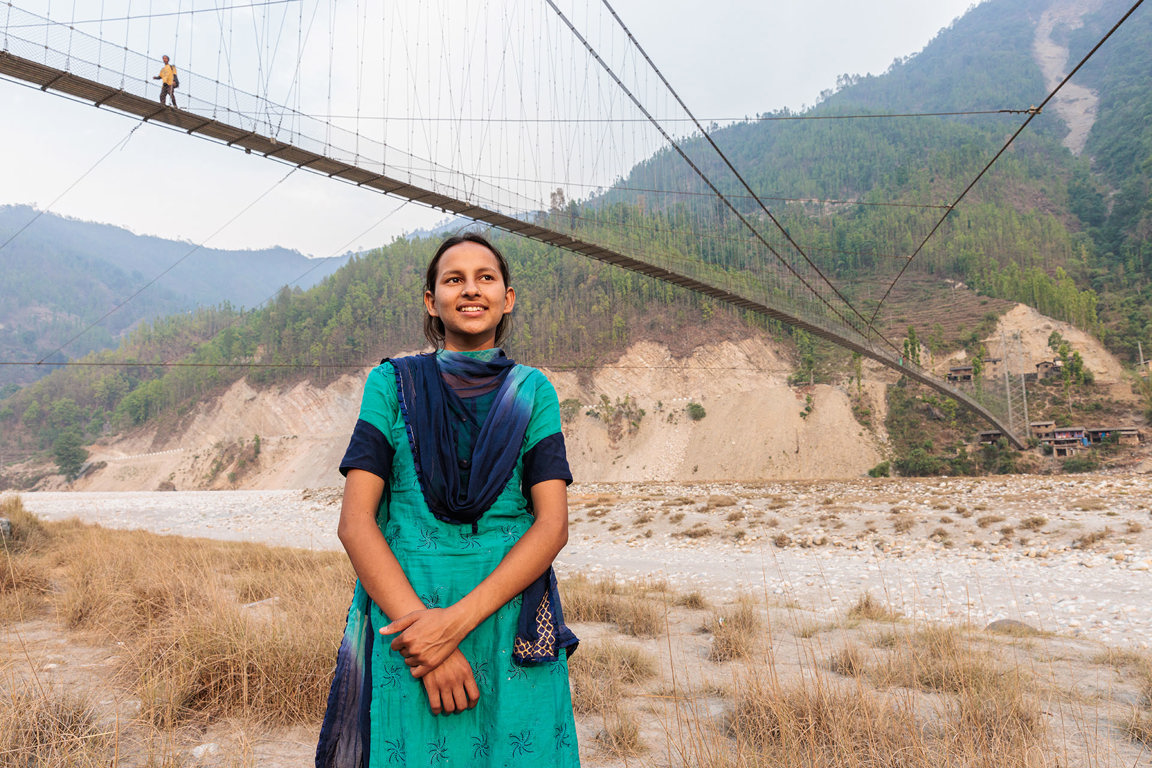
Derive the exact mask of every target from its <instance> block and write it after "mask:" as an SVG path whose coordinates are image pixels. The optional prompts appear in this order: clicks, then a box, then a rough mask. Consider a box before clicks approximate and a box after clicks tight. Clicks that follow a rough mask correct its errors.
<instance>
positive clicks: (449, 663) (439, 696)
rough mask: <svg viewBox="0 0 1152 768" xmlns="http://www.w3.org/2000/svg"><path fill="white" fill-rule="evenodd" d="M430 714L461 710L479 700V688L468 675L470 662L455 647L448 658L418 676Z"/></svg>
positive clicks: (474, 704)
mask: <svg viewBox="0 0 1152 768" xmlns="http://www.w3.org/2000/svg"><path fill="white" fill-rule="evenodd" d="M420 679H421V680H422V681H423V682H424V690H425V692H427V694H428V706H429V707H431V708H432V714H434V715H439V714H441V713H442V712H443V713H452V712H462V711H464V710H465V709H472V707H474V706H476V702H477V701H479V700H480V688H479V687H477V685H476V679H475V678H474V677H473V676H472V665H471V664H469V663H468V659H466V658H464V654H463V653H461V652H460V649H459V648H457V649H456V650H455V651H453V652H452V654H451V655H450V656H448V658H446V659H444V661H443V662H442V663H441V664H440V665H439V666H437V667H436V668H435V669H433V670H431V671H430V672H428V673H427V674H426V675H424V676H423V677H422V678H420Z"/></svg>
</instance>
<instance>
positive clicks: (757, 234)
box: [0, 0, 1027, 448]
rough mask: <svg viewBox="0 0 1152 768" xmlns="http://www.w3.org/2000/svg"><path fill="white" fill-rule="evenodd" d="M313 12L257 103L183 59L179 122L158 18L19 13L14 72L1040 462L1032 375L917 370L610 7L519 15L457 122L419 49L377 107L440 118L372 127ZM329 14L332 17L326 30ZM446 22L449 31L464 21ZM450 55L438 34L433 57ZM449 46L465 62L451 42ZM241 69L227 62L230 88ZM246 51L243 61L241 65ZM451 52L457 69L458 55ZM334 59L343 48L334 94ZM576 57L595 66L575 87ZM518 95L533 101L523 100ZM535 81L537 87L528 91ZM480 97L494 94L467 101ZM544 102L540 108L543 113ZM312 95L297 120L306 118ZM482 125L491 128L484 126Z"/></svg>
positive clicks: (3, 64)
mask: <svg viewBox="0 0 1152 768" xmlns="http://www.w3.org/2000/svg"><path fill="white" fill-rule="evenodd" d="M255 5H259V4H255ZM297 5H299V7H298V8H296V10H297V13H298V20H297V21H298V24H297V27H298V32H297V44H296V52H295V53H296V60H295V62H294V63H293V65H290V66H288V67H275V66H274V65H273V63H272V62H273V61H274V60H275V55H274V54H273V53H270V52H268V51H265V52H264V53H265V54H266V55H267V58H266V59H263V60H262V62H261V65H260V67H258V69H259V70H261V71H265V70H266V71H267V72H268V74H267V76H266V77H265V79H264V80H263V81H262V83H259V82H258V86H259V87H258V88H256V90H257V91H258V92H256V93H253V92H251V91H249V90H245V89H244V88H242V87H239V86H238V85H237V84H236V83H235V82H233V81H232V80H227V81H226V80H223V79H221V78H220V77H213V76H211V75H210V74H209V72H210V67H205V68H203V69H202V68H200V67H198V66H197V65H196V64H195V62H194V63H192V64H184V63H182V61H181V59H179V58H177V59H176V61H175V63H177V65H178V66H179V72H180V79H181V81H182V86H181V88H180V89H178V91H177V93H178V96H179V99H180V105H179V107H178V108H173V107H166V106H162V105H161V104H160V103H159V102H158V101H157V99H156V93H157V86H156V85H155V84H154V82H153V78H152V70H153V69H156V68H158V66H157V64H156V61H155V59H156V58H157V57H155V56H151V55H150V54H148V53H147V52H141V51H139V50H135V49H133V48H132V47H130V43H132V42H133V40H134V39H136V38H135V37H134V35H135V36H139V34H140V32H139V26H140V22H139V21H138V22H137V25H136V26H137V30H136V32H135V33H133V31H132V29H131V27H130V25H128V24H120V23H121V22H124V21H125V20H126V19H127V17H126V18H125V19H119V18H118V19H108V20H98V21H100V22H101V24H100V26H101V28H102V29H103V28H105V27H108V28H112V29H121V28H122V30H123V31H122V33H121V34H122V35H123V39H116V40H113V39H109V37H108V36H100V35H97V34H91V33H89V32H86V31H83V30H81V29H80V27H81V26H83V24H81V23H78V22H77V20H76V19H75V18H73V19H71V20H61V19H58V18H50V17H49V16H47V15H41V14H36V13H32V12H30V11H26V10H22V9H20V8H17V7H16V6H15V5H14V4H12V3H9V4H7V5H6V6H0V76H3V77H5V78H8V79H11V80H16V81H20V82H22V83H25V84H30V85H32V86H35V87H38V88H40V89H41V90H43V91H45V92H48V93H55V94H58V95H61V96H65V97H67V98H70V99H73V100H76V101H80V102H84V103H87V104H91V105H93V106H95V107H98V108H101V109H106V110H114V111H115V112H118V113H121V114H123V115H125V116H128V117H131V118H135V119H138V120H142V121H145V122H147V123H152V124H157V125H162V126H165V127H168V128H170V129H173V130H175V131H180V132H184V133H186V134H188V135H192V136H198V137H201V138H204V139H208V140H210V141H213V142H217V143H219V144H223V145H225V146H228V147H231V148H234V149H237V150H241V151H244V152H246V153H251V154H258V155H261V156H264V157H266V158H268V159H271V160H274V161H277V162H280V163H283V164H286V165H290V166H293V167H295V168H299V169H303V170H306V171H309V172H311V173H316V174H322V175H324V176H327V177H330V178H331V179H333V180H335V181H341V182H344V183H348V184H353V185H356V186H359V187H364V188H366V189H369V190H374V191H377V192H382V193H384V194H387V195H390V196H393V197H396V198H401V199H404V200H408V201H411V202H414V203H417V204H420V205H423V206H428V207H431V208H435V209H439V210H442V211H445V212H448V213H451V214H454V215H457V216H461V217H466V218H468V219H472V220H474V221H477V222H482V223H484V224H486V225H489V226H491V227H495V228H498V229H500V230H504V231H507V232H510V233H513V234H516V235H519V236H522V237H526V238H530V239H532V240H536V241H538V242H541V243H544V244H546V245H548V246H552V247H555V248H560V249H564V250H566V251H570V252H572V253H575V254H578V255H580V256H584V257H587V258H591V259H595V260H598V261H601V262H604V263H607V264H611V265H613V266H616V267H619V268H622V269H626V270H630V271H632V272H635V273H638V274H641V275H644V276H647V277H651V278H655V279H657V280H661V281H664V282H666V283H670V284H672V285H675V286H679V287H681V288H684V289H687V290H689V291H694V292H696V293H699V294H702V295H705V296H709V297H712V298H714V299H716V300H718V301H721V302H724V303H726V304H728V305H731V306H733V307H737V308H739V309H741V310H746V311H749V312H753V313H756V314H759V315H762V316H766V317H769V318H773V319H775V320H778V321H780V322H782V323H785V324H787V325H789V326H792V327H794V328H800V329H803V330H805V331H807V332H808V333H811V334H813V335H815V336H818V337H821V338H823V339H827V340H828V341H831V342H833V343H835V344H837V345H839V346H841V347H844V348H847V349H849V350H852V351H854V352H857V353H859V354H860V355H863V356H865V357H867V358H870V359H871V360H874V361H877V362H879V363H881V364H883V365H885V366H887V367H889V368H891V369H893V370H895V371H897V372H899V373H900V374H903V375H905V376H907V377H909V378H911V379H913V380H915V381H918V382H920V383H922V384H924V385H926V386H928V387H931V388H932V389H934V390H936V391H938V392H940V393H941V394H943V395H945V396H947V397H950V398H953V399H955V400H956V401H958V402H959V403H961V404H962V405H963V406H964V407H966V408H968V409H970V410H971V411H972V412H974V413H976V414H978V415H979V416H980V417H982V418H983V419H984V420H986V421H987V422H988V423H989V424H991V425H992V426H993V427H994V428H995V429H997V430H999V431H1000V432H1001V433H1002V434H1003V435H1004V437H1006V438H1007V439H1008V440H1009V441H1011V442H1012V443H1013V444H1015V445H1016V446H1017V447H1021V448H1022V447H1024V440H1025V435H1026V429H1027V416H1026V394H1025V391H1024V383H1023V377H1022V376H1019V375H1015V374H1013V375H1009V374H1008V373H1005V376H1004V381H1003V382H996V383H995V384H989V385H988V386H984V387H979V388H975V389H968V388H961V387H960V386H958V385H956V384H954V383H952V382H949V381H947V380H945V379H943V378H941V377H940V376H939V375H937V374H934V373H933V372H931V371H929V370H928V369H926V368H923V367H921V366H920V365H918V364H916V362H914V360H912V359H909V357H908V356H906V355H905V354H904V350H903V349H902V348H901V347H900V346H899V345H897V344H895V343H893V342H892V341H891V340H889V339H887V338H885V337H884V336H883V335H882V334H881V333H880V331H879V330H878V329H877V323H876V320H877V316H878V315H879V313H880V309H881V307H882V305H883V299H882V300H881V301H880V302H878V303H877V302H874V303H873V306H872V307H870V308H869V310H870V311H869V310H865V309H864V308H863V304H862V303H861V302H860V301H858V300H853V299H852V298H851V297H850V296H849V295H848V294H849V293H850V291H848V290H846V289H845V288H844V287H843V286H838V285H835V284H834V283H833V281H832V280H831V279H829V277H828V276H827V275H826V274H825V272H824V271H823V270H822V269H821V268H820V266H819V265H818V264H816V263H815V262H814V261H813V260H812V259H811V258H809V256H808V254H807V253H806V252H805V249H804V248H803V247H802V246H801V245H800V244H799V243H798V242H796V241H795V240H794V239H793V237H792V235H791V234H790V233H789V231H788V229H787V228H786V227H785V226H783V225H782V224H781V223H780V220H779V218H778V217H777V215H776V213H775V212H774V211H773V210H771V209H769V207H768V206H767V205H766V204H765V202H764V201H765V200H766V199H767V198H764V197H762V196H759V195H758V194H757V193H756V192H755V191H754V190H753V189H752V188H751V187H750V185H749V184H748V182H747V181H745V179H744V177H743V176H742V175H741V173H740V171H739V170H738V169H737V168H736V167H735V165H734V164H733V163H732V162H731V161H730V160H729V159H728V157H727V156H726V155H725V153H724V152H723V150H722V149H721V148H720V147H719V146H717V145H716V143H715V142H713V141H712V139H711V138H710V136H709V132H708V130H706V129H705V128H704V126H703V125H701V124H700V123H699V122H698V121H697V119H696V118H695V116H694V115H693V114H692V113H691V112H690V110H689V109H688V108H687V106H686V105H685V104H684V103H683V101H681V100H680V98H679V96H678V95H677V94H676V92H675V90H674V89H673V88H672V86H671V84H670V83H668V81H667V80H666V79H664V77H663V75H662V74H661V73H660V72H659V70H658V69H657V68H656V66H655V64H654V63H653V62H652V61H651V60H650V59H649V58H648V56H647V54H646V53H645V52H644V51H643V49H642V48H641V47H640V45H639V43H638V42H637V41H636V40H635V38H634V37H633V36H632V34H631V33H630V32H629V31H628V30H627V28H626V27H624V25H623V22H621V21H620V19H619V17H618V16H617V15H616V13H615V11H614V10H612V8H611V7H610V6H608V5H607V3H605V4H604V9H606V10H602V11H600V15H599V16H597V17H596V18H588V17H586V14H587V13H588V11H587V6H584V9H583V10H582V9H581V8H579V7H577V8H573V9H562V8H560V7H559V6H558V5H557V4H556V3H554V2H552V0H544V3H542V4H539V3H531V4H529V3H516V2H511V3H510V5H511V6H512V7H513V8H514V10H515V13H512V14H511V15H515V16H517V17H518V18H519V19H520V23H519V24H518V25H517V26H516V31H515V32H514V33H509V32H508V31H507V30H504V31H502V32H501V33H500V37H499V39H500V40H502V43H501V44H502V46H503V48H502V49H501V50H499V51H497V53H496V55H495V56H492V57H488V58H489V59H490V60H489V61H488V63H487V64H485V65H484V66H481V67H473V66H471V65H469V66H464V67H462V68H461V69H460V71H461V72H462V73H463V74H461V75H459V77H460V79H459V80H457V81H452V77H453V76H452V75H444V76H443V77H445V78H446V79H447V80H449V81H451V82H447V83H445V84H442V89H443V90H444V91H445V92H446V93H447V96H445V97H444V98H443V100H444V102H445V103H447V104H449V105H451V106H452V107H453V108H454V109H455V110H456V112H455V113H453V114H450V115H447V116H437V115H432V114H429V113H430V112H431V111H432V108H431V107H430V106H429V104H430V103H431V104H435V103H437V99H436V98H435V97H428V98H427V99H426V100H423V99H422V100H420V103H415V104H414V103H412V102H411V99H413V98H419V97H413V96H411V94H412V93H413V92H417V93H418V92H419V91H420V86H421V85H422V84H423V83H427V82H432V81H434V80H435V79H436V78H437V77H441V75H435V74H429V73H428V72H434V70H435V69H436V67H437V66H447V67H449V71H455V70H454V69H453V68H451V62H448V61H445V62H441V63H440V64H438V65H432V64H430V63H428V62H422V59H421V56H422V54H421V53H420V52H419V51H420V48H419V45H416V46H415V47H414V49H413V50H412V52H411V53H410V54H409V55H410V59H411V61H410V65H409V69H410V70H412V71H418V70H420V69H421V68H422V67H423V68H424V69H426V70H428V72H426V73H425V77H426V80H424V81H417V80H416V77H415V75H411V74H410V75H409V79H410V81H411V82H408V83H406V84H405V86H404V88H403V91H404V92H405V93H408V94H409V96H407V98H408V99H409V101H408V102H404V100H403V99H400V98H398V97H397V96H396V95H395V93H391V92H388V88H390V87H392V81H391V79H390V77H380V78H377V80H379V81H380V83H378V84H379V85H380V87H381V89H382V91H383V98H381V99H380V100H379V102H378V103H380V104H384V105H389V104H394V103H397V102H401V103H402V104H403V108H402V109H401V110H400V111H401V112H402V113H408V114H411V115H419V114H424V115H425V118H426V119H425V120H423V121H420V120H413V119H407V118H405V119H401V118H395V117H394V118H393V119H392V120H391V121H389V120H386V119H383V118H379V119H377V118H376V116H374V115H373V116H371V119H369V116H367V115H363V114H361V112H360V104H361V103H362V102H363V101H365V100H368V101H371V98H367V99H366V97H365V96H363V95H362V94H361V93H360V88H359V86H358V87H357V97H356V111H355V113H351V112H350V113H349V114H347V115H337V114H336V113H334V112H333V111H332V109H333V108H332V105H331V98H332V97H331V85H329V104H328V105H327V109H326V110H325V109H322V108H305V107H303V106H302V104H301V102H302V100H303V96H302V91H303V87H302V85H301V82H300V77H299V74H300V71H301V69H302V68H303V65H302V62H303V61H304V58H305V56H306V55H307V53H308V51H309V43H308V41H307V39H306V34H305V29H308V30H310V29H311V26H306V19H305V16H304V5H303V4H297ZM319 7H320V6H319V4H317V5H316V6H315V7H314V12H313V21H314V20H315V15H316V13H317V11H316V10H315V9H318V8H319ZM358 7H359V5H358ZM383 13H387V12H383ZM582 13H583V14H585V16H582V15H581V14H582ZM73 14H75V9H74V8H73ZM285 14H287V11H285ZM160 15H164V14H156V16H160ZM505 15H508V14H507V13H506V14H505ZM127 20H128V21H130V19H127ZM496 20H497V21H499V20H500V17H499V16H497V17H496ZM426 21H427V19H423V20H422V19H421V18H420V16H419V12H417V17H416V18H415V19H412V18H408V19H402V18H399V17H397V18H382V19H381V24H380V26H381V34H384V33H385V31H386V30H388V29H392V30H394V29H396V28H398V27H399V28H403V29H406V30H407V31H408V34H407V35H406V37H407V38H411V37H412V34H411V30H412V29H413V28H414V27H415V26H417V24H418V23H423V22H426ZM330 24H335V22H334V21H332V20H330ZM444 26H446V27H449V28H450V27H451V24H450V20H449V21H446V22H445V23H444ZM223 30H224V27H223V26H221V35H222V34H223ZM201 34H202V33H201ZM441 34H447V33H441ZM280 36H281V37H283V36H284V35H283V30H281V35H280ZM513 36H516V37H520V36H523V37H524V38H526V39H532V38H533V36H535V37H536V39H538V40H541V41H544V42H545V43H546V45H545V44H541V45H539V46H538V47H536V48H533V49H532V50H531V51H528V52H525V53H522V55H521V56H519V57H514V56H510V55H509V50H510V48H511V44H510V43H509V40H510V39H511V38H512V37H513ZM219 39H223V38H219ZM432 39H433V38H432V36H431V35H429V37H428V39H427V40H425V48H427V47H429V42H428V41H430V40H432ZM487 39H488V38H487V37H485V41H486V42H485V44H487ZM445 40H446V41H447V42H446V43H445V47H446V48H451V46H452V41H450V40H447V38H445ZM408 42H409V43H411V40H408ZM363 47H364V48H367V47H369V46H367V45H366V44H365V45H364V46H363ZM494 47H497V48H498V47H499V46H494ZM219 48H220V50H221V51H226V47H225V46H222V45H221V46H219ZM526 48H532V46H531V45H526ZM361 51H363V49H361ZM224 55H225V54H221V53H218V54H217V58H216V61H215V64H216V68H217V71H218V72H219V71H220V70H221V68H222V65H221V64H220V61H221V59H222V57H224ZM235 55H236V54H235V53H234V52H233V53H231V54H228V55H227V57H228V58H229V61H230V60H231V58H232V57H234V56H235ZM361 55H362V56H363V53H361ZM441 55H447V54H445V53H444V51H443V50H441ZM333 56H334V54H332V53H331V52H330V55H329V69H330V71H329V82H330V83H331V81H332V79H333V73H332V71H331V67H332V63H331V62H332V58H333ZM576 61H579V62H583V64H582V67H583V68H582V69H580V70H579V76H578V77H577V78H575V80H574V79H573V76H572V73H573V71H575V67H574V66H573V62H576ZM513 65H515V66H513ZM285 69H288V70H292V69H294V70H295V73H296V76H294V77H291V78H286V82H287V84H286V85H283V84H282V85H283V91H282V93H283V96H282V97H281V98H280V99H279V100H277V99H276V98H273V95H272V91H273V90H274V87H275V86H274V84H273V82H272V81H273V77H272V75H271V72H272V71H273V70H277V71H283V70H285ZM513 70H516V71H513ZM413 82H415V83H416V87H412V85H413ZM512 82H518V83H519V85H520V87H519V89H518V92H515V93H512V94H511V95H509V88H508V85H509V83H512ZM526 82H527V83H528V84H529V86H530V87H528V88H525V87H524V85H525V83H526ZM541 84H547V87H544V86H542V85H541ZM470 87H475V88H477V90H476V91H475V92H476V93H480V94H482V95H481V96H479V97H475V98H472V97H465V96H462V95H461V94H463V93H466V92H469V89H470ZM429 90H430V92H434V91H435V90H436V89H431V88H430V89H429ZM526 91H527V92H528V94H529V95H530V96H531V95H532V92H533V91H536V92H537V93H536V95H535V96H532V97H531V98H527V97H526V96H525V92H526ZM541 91H543V92H545V94H544V96H543V97H539V92H541ZM493 94H495V95H493ZM538 97H539V98H538ZM293 99H294V100H295V102H296V105H295V106H289V102H291V101H292V100H293ZM476 99H479V101H476ZM500 99H504V101H503V102H502V103H496V102H498V101H500ZM469 110H471V111H472V113H473V114H474V113H476V112H477V111H479V112H481V113H482V114H483V115H486V116H487V117H486V118H480V117H467V116H465V112H468V111H469ZM321 113H322V114H321ZM589 114H591V115H594V116H600V115H607V116H608V117H606V118H603V119H596V118H588V117H586V115H589ZM318 115H319V116H318ZM495 115H503V116H505V117H500V118H497V117H494V116H495ZM508 115H511V116H512V117H511V118H508V117H507V116H508ZM541 116H546V118H547V119H545V120H541V119H540V117H541ZM396 123H401V124H402V125H404V126H407V134H406V135H405V133H404V132H403V130H396V129H394V128H392V129H390V128H389V125H395V124H396ZM542 123H543V124H544V127H543V128H541V127H540V125H541V124H542ZM349 126H351V127H349ZM685 127H686V128H685ZM497 134H498V136H497ZM574 189H576V190H589V191H587V192H586V193H585V194H578V195H572V197H571V198H568V197H566V195H565V190H567V191H568V194H571V193H572V190H574ZM700 200H704V201H706V202H704V203H702V204H701V203H700V202H699V201H700ZM924 207H925V208H927V209H944V215H945V216H946V215H947V213H948V212H950V210H951V209H952V207H953V206H941V205H932V206H924ZM933 215H935V213H933ZM937 226H939V225H937ZM933 231H934V230H933ZM901 274H902V272H901ZM890 288H891V286H889V290H890ZM886 295H887V294H885V296H886ZM1001 384H1002V386H1001Z"/></svg>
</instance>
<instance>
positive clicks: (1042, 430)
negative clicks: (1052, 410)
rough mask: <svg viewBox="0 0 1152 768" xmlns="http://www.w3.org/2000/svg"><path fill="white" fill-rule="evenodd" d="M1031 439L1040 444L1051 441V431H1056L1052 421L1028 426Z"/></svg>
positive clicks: (1038, 422)
mask: <svg viewBox="0 0 1152 768" xmlns="http://www.w3.org/2000/svg"><path fill="white" fill-rule="evenodd" d="M1028 429H1029V431H1030V432H1031V433H1032V437H1034V438H1036V439H1037V440H1039V441H1040V442H1042V443H1043V442H1044V441H1046V440H1051V439H1052V431H1053V430H1054V429H1056V422H1054V421H1034V422H1032V423H1031V424H1029V425H1028Z"/></svg>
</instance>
